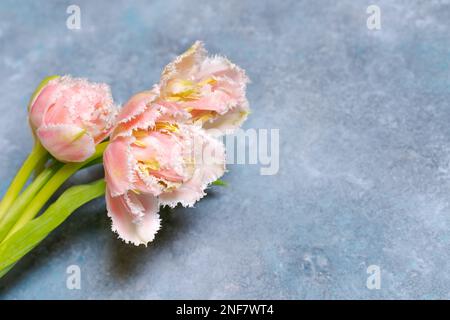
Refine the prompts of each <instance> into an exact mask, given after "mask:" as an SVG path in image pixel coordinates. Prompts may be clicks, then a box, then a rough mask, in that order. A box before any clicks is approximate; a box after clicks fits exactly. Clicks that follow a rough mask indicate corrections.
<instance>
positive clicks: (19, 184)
mask: <svg viewBox="0 0 450 320" xmlns="http://www.w3.org/2000/svg"><path fill="white" fill-rule="evenodd" d="M48 156H49V153H48V152H47V150H45V148H44V147H43V146H42V145H41V143H40V142H39V141H36V142H35V144H34V147H33V150H32V151H31V153H30V155H29V156H28V158H27V159H26V160H25V162H24V163H23V165H22V167H21V168H20V169H19V172H17V175H16V176H15V178H14V179H13V181H12V182H11V185H10V186H9V188H8V190H7V191H6V193H5V195H4V196H3V199H2V201H1V203H0V219H2V218H3V217H4V216H5V214H6V212H7V210H8V209H9V208H10V207H11V205H12V204H13V202H14V200H16V198H17V196H18V195H19V193H20V191H21V190H22V188H23V186H24V185H25V183H26V182H27V180H28V178H29V177H30V175H31V173H32V172H33V170H34V169H35V167H36V165H38V164H39V163H41V162H42V161H43V159H44V158H46V157H48Z"/></svg>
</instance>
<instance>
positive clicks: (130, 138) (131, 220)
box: [104, 88, 225, 245]
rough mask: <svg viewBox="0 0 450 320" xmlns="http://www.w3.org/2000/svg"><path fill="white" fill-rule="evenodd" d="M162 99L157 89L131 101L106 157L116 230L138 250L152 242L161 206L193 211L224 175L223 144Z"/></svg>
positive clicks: (110, 212) (110, 209)
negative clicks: (188, 208)
mask: <svg viewBox="0 0 450 320" xmlns="http://www.w3.org/2000/svg"><path fill="white" fill-rule="evenodd" d="M158 94H159V91H158V88H155V89H153V90H152V91H146V92H142V93H139V94H137V95H135V96H134V97H132V98H131V99H130V100H129V101H128V103H127V104H126V105H125V106H124V108H123V110H122V111H121V113H120V114H119V116H118V118H117V124H116V128H115V129H114V131H113V134H112V136H111V142H110V144H109V146H108V147H107V149H106V151H105V154H104V166H105V177H106V182H107V191H106V194H107V195H106V202H107V208H108V215H109V216H110V217H111V219H112V228H113V230H114V231H116V232H117V233H118V235H119V237H120V238H122V239H123V240H125V241H126V242H131V243H133V244H135V245H139V244H145V245H147V243H148V242H150V241H152V240H153V239H154V237H155V234H156V232H157V231H158V230H159V228H160V219H159V215H158V211H159V207H160V205H168V206H171V207H174V206H176V205H177V204H178V203H181V204H182V205H184V206H192V205H193V204H194V203H195V202H196V201H198V200H199V199H200V198H202V197H203V196H204V195H205V189H206V187H207V186H208V184H210V183H211V182H213V181H215V180H217V179H218V178H219V177H221V176H222V175H223V173H224V171H225V152H224V147H223V144H222V143H221V142H219V141H218V140H216V139H214V138H212V137H210V136H209V135H208V134H206V133H205V131H204V130H203V129H202V128H201V127H199V126H195V125H192V124H188V123H186V121H188V120H189V118H190V115H189V113H188V112H186V111H185V110H183V109H178V107H177V106H176V105H175V106H174V105H172V104H166V103H165V102H164V101H161V100H160V99H159V95H158Z"/></svg>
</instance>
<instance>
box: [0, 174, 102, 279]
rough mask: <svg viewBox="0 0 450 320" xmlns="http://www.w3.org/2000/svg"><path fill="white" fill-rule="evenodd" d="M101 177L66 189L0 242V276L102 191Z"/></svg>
mask: <svg viewBox="0 0 450 320" xmlns="http://www.w3.org/2000/svg"><path fill="white" fill-rule="evenodd" d="M105 187H106V186H105V181H104V180H103V179H101V180H98V181H96V182H93V183H91V184H87V185H80V186H74V187H71V188H69V189H67V190H66V191H65V192H64V193H63V194H62V195H61V196H60V197H59V198H58V200H56V201H55V202H54V203H53V204H52V205H51V206H50V207H49V208H48V209H47V210H46V211H45V212H44V213H43V214H41V215H40V216H39V217H37V218H36V219H34V220H32V221H28V222H27V223H25V224H24V225H23V226H22V227H21V228H20V229H19V230H17V232H15V233H14V234H12V235H11V236H10V237H8V238H7V239H6V240H5V241H4V242H2V243H1V244H0V278H1V277H2V276H3V275H5V274H6V273H7V272H8V271H9V270H10V269H11V268H12V267H13V266H14V264H15V263H16V262H17V261H18V260H19V259H21V258H22V257H23V256H24V255H25V254H27V253H28V252H29V251H31V250H32V249H33V248H34V247H36V246H37V245H38V244H39V243H40V242H41V241H42V240H44V239H45V237H47V235H48V234H49V233H50V232H52V231H53V230H54V229H56V228H57V227H58V226H59V225H60V224H61V223H63V222H64V221H65V220H66V219H67V218H68V217H69V216H70V214H72V212H74V211H75V210H76V209H78V208H79V207H81V206H82V205H84V204H86V203H87V202H89V201H91V200H93V199H95V198H98V197H100V196H102V195H104V194H105Z"/></svg>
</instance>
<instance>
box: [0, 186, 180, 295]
mask: <svg viewBox="0 0 450 320" xmlns="http://www.w3.org/2000/svg"><path fill="white" fill-rule="evenodd" d="M73 182H74V181H71V183H69V185H70V184H73ZM84 182H86V181H84ZM84 182H83V183H84ZM78 183H80V181H77V184H78ZM183 210H185V209H184V208H178V207H177V208H175V209H170V208H166V207H164V208H161V210H160V217H161V220H162V222H161V223H162V227H161V229H160V230H159V232H158V234H157V235H156V238H155V240H154V241H153V242H152V243H150V244H149V245H148V246H147V247H145V246H142V245H141V246H139V247H136V246H134V245H131V244H126V243H124V242H123V241H122V240H120V239H118V237H117V234H115V233H113V232H112V231H111V221H110V218H109V217H108V216H107V214H106V206H105V200H104V198H99V199H96V200H94V201H92V202H90V203H89V204H86V205H85V206H83V207H81V208H79V209H78V210H77V211H75V212H74V213H73V214H72V215H71V216H70V217H69V218H68V219H67V220H66V221H65V222H64V223H63V224H62V225H60V226H59V227H58V228H57V229H56V230H54V231H53V232H52V233H51V234H50V235H49V236H48V237H47V238H46V239H44V241H43V242H42V243H40V244H39V245H38V246H37V247H36V248H35V249H34V250H32V251H31V252H30V253H29V254H27V255H26V256H25V257H23V258H22V259H21V260H20V261H19V262H18V263H17V264H16V266H14V268H13V269H12V270H11V271H10V272H9V273H8V274H6V275H5V276H4V277H3V278H2V279H0V297H1V296H3V295H6V294H7V293H8V292H10V290H12V289H13V288H15V287H16V286H20V285H21V284H22V283H26V281H27V278H29V277H32V276H35V275H36V274H39V272H41V271H40V270H44V271H43V272H47V271H45V269H46V268H49V264H51V263H52V262H53V261H57V262H56V263H60V262H58V258H61V257H67V256H70V254H67V251H74V250H77V248H79V247H80V246H82V247H83V246H90V244H89V242H88V241H87V239H89V240H91V239H94V241H102V242H104V245H103V246H101V247H100V249H98V248H95V249H94V250H106V251H107V252H106V255H107V256H110V259H105V261H97V263H98V265H99V269H100V270H101V271H100V272H106V273H110V274H111V277H112V278H114V279H115V280H119V281H126V280H127V279H129V278H130V277H131V276H133V274H135V272H136V271H137V268H138V266H140V265H142V264H143V263H151V261H152V255H153V254H154V252H155V250H157V251H161V250H165V249H167V248H168V247H170V246H167V244H168V243H170V242H172V241H173V239H174V237H175V234H176V233H177V232H179V231H181V229H183V228H184V227H185V224H186V223H188V222H186V219H182V218H183V217H182V216H183V215H179V214H177V213H181V212H177V211H183ZM86 243H87V244H86ZM94 253H95V252H94ZM89 259H91V257H83V260H89ZM70 264H71V261H67V266H68V265H70ZM87 269H88V270H89V269H90V268H89V267H88V268H87ZM49 270H50V268H49ZM61 272H65V270H61ZM62 277H64V274H63V275H62ZM62 277H59V279H63V278H62ZM88 277H89V275H88ZM55 281H56V279H55Z"/></svg>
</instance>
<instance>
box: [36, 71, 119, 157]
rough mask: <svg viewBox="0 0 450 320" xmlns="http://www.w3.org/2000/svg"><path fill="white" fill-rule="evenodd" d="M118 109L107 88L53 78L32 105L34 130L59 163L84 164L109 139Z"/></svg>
mask: <svg viewBox="0 0 450 320" xmlns="http://www.w3.org/2000/svg"><path fill="white" fill-rule="evenodd" d="M116 114H117V109H116V107H115V105H114V103H113V99H112V96H111V91H110V89H109V87H108V86H107V85H106V84H97V83H91V82H88V81H87V80H84V79H79V78H71V77H69V76H64V77H54V78H52V79H50V80H49V81H48V82H47V83H45V84H44V85H43V86H42V87H40V88H39V89H38V92H37V93H36V94H35V96H34V98H33V99H32V101H31V103H30V108H29V118H30V123H31V127H32V129H33V131H34V133H35V135H36V137H37V138H38V139H39V141H40V142H41V143H42V145H43V146H44V147H45V148H46V149H47V150H48V151H49V152H50V153H51V154H52V155H53V156H54V157H55V158H56V159H58V160H60V161H63V162H82V161H84V160H86V159H88V158H89V157H90V156H91V155H92V154H93V153H94V152H95V146H96V145H97V144H98V143H100V142H102V141H103V140H104V139H105V138H106V137H108V136H109V134H110V132H111V130H112V128H113V125H114V119H115V116H116Z"/></svg>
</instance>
